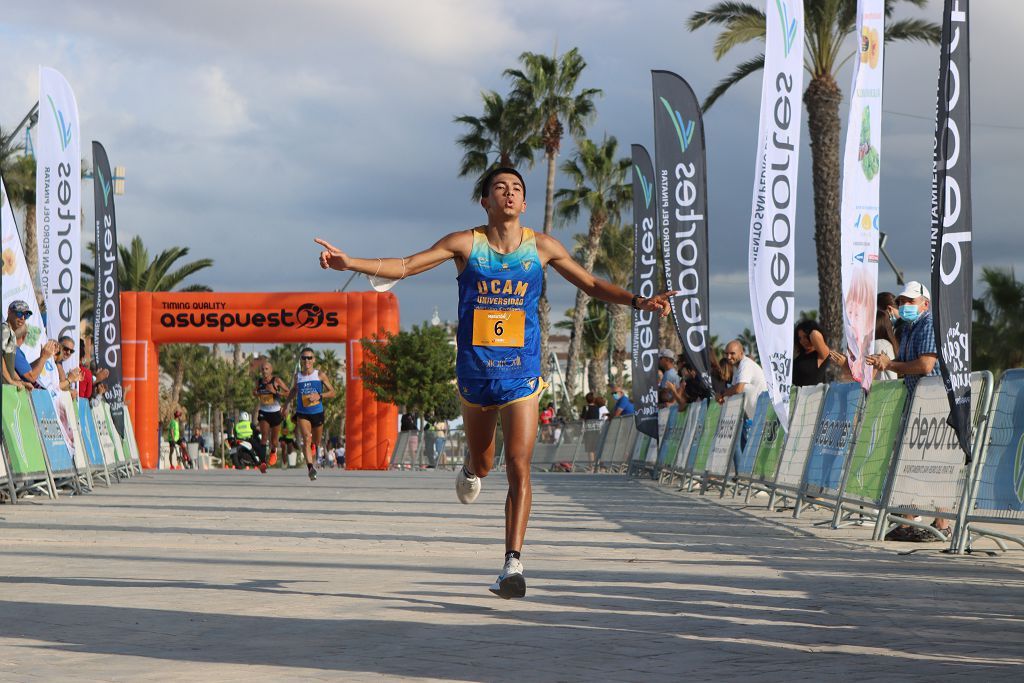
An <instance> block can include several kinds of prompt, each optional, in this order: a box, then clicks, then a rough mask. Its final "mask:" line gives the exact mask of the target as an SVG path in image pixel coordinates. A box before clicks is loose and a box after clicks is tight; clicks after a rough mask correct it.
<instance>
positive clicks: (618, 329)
mask: <svg viewBox="0 0 1024 683" xmlns="http://www.w3.org/2000/svg"><path fill="white" fill-rule="evenodd" d="M575 237H576V255H577V258H579V259H582V258H583V253H584V250H585V249H586V245H587V236H586V235H576V236H575ZM593 272H594V273H596V274H598V275H600V276H601V277H603V278H605V279H607V280H608V281H609V282H614V283H615V284H617V285H618V286H619V287H622V288H624V289H630V288H632V286H633V226H632V225H624V224H622V223H621V222H618V221H616V222H610V223H608V225H606V226H605V228H604V231H603V232H602V233H601V245H600V248H599V249H598V251H597V257H596V258H595V259H594V271H593ZM608 308H609V313H610V315H611V326H612V329H611V354H612V364H613V365H614V367H615V369H616V377H618V381H619V382H623V381H624V380H625V372H626V363H627V362H628V361H629V354H628V353H627V352H626V344H627V343H628V341H629V335H630V329H631V325H632V321H631V319H630V311H629V309H628V308H626V307H625V306H608Z"/></svg>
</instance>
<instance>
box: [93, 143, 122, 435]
mask: <svg viewBox="0 0 1024 683" xmlns="http://www.w3.org/2000/svg"><path fill="white" fill-rule="evenodd" d="M92 165H93V178H94V182H93V184H92V187H93V191H92V196H93V202H94V204H95V211H94V212H93V215H94V216H95V234H94V239H95V245H96V260H95V265H94V269H93V273H95V287H94V289H95V290H96V292H95V300H94V303H95V306H94V312H93V326H92V335H93V355H94V358H95V360H96V365H97V367H99V368H105V369H106V370H107V371H108V372H109V373H110V375H109V377H108V378H107V380H106V381H105V384H106V385H107V390H106V391H105V392H104V394H103V398H105V399H106V401H107V404H108V405H109V406H110V417H111V418H112V419H113V422H114V428H115V429H117V431H118V435H119V436H121V438H124V435H125V428H124V379H123V368H122V362H121V361H122V356H121V285H120V282H119V281H118V276H117V221H116V218H115V214H114V194H113V192H112V190H113V187H114V181H113V179H112V177H111V175H110V161H109V160H108V159H107V151H106V150H105V149H103V145H101V144H100V143H98V142H96V141H95V140H93V143H92Z"/></svg>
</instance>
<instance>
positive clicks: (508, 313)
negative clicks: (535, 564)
mask: <svg viewBox="0 0 1024 683" xmlns="http://www.w3.org/2000/svg"><path fill="white" fill-rule="evenodd" d="M481 187H482V189H483V198H482V199H481V200H480V205H481V206H482V207H483V208H484V210H485V211H486V212H487V223H486V225H481V226H479V227H476V228H472V229H470V230H462V231H460V232H453V233H451V234H449V235H446V236H445V237H443V238H441V240H440V241H439V242H437V243H436V244H434V246H432V247H430V248H429V249H426V250H424V251H421V252H419V253H417V254H413V255H412V256H407V257H405V258H387V259H382V258H372V259H361V258H354V257H351V256H349V255H348V254H346V253H345V252H343V251H341V250H340V249H338V248H337V247H335V246H333V245H331V244H330V243H329V242H326V241H325V240H322V239H317V240H316V242H317V244H319V245H320V246H322V247H323V251H321V252H320V267H321V268H325V269H326V268H331V269H334V270H343V271H344V270H352V271H355V272H358V273H364V274H366V275H368V276H370V277H371V282H373V281H375V280H380V279H386V280H401V279H404V278H406V277H409V276H411V275H418V274H419V273H423V272H425V271H428V270H430V269H431V268H435V267H437V266H439V265H441V264H442V263H444V262H445V261H449V260H450V261H454V263H455V269H456V271H457V272H458V277H457V278H456V280H457V282H458V287H459V299H458V312H459V328H458V354H457V356H456V363H455V374H456V379H457V384H458V391H459V395H460V396H461V398H462V417H463V422H464V424H465V430H466V441H467V445H468V450H469V456H468V457H467V459H466V463H465V464H464V465H463V467H462V469H461V470H460V471H459V473H458V475H457V477H456V484H455V492H456V495H457V496H458V498H459V500H460V501H461V502H462V503H471V502H473V501H474V500H475V499H476V497H477V496H478V495H479V493H480V480H481V479H483V478H484V477H485V476H487V474H488V473H489V472H490V470H491V468H492V466H493V465H494V452H495V444H494V440H495V428H496V426H497V422H498V417H499V416H500V417H501V425H502V431H503V434H504V437H505V451H504V453H505V466H506V474H507V476H508V482H509V487H508V493H507V495H506V499H505V562H504V566H503V567H502V570H501V573H500V574H499V575H498V579H497V580H496V581H495V582H494V583H493V584H492V585H491V587H490V590H491V592H493V593H494V594H496V595H498V596H500V597H502V598H521V597H523V596H524V595H526V580H525V579H524V578H523V565H522V562H521V552H522V547H523V539H524V537H525V536H526V525H527V521H528V520H529V516H530V507H531V504H532V499H533V492H532V488H531V485H530V459H531V458H532V457H533V445H534V443H535V442H536V440H537V422H538V419H537V418H538V403H539V401H540V395H541V392H543V390H544V387H545V383H544V380H543V378H542V377H541V358H540V326H539V323H538V315H537V306H538V301H539V299H540V290H541V289H542V287H543V275H542V271H543V270H544V267H545V266H547V265H548V264H550V265H551V266H552V267H554V269H555V270H556V271H558V273H559V274H560V275H562V277H564V278H565V279H566V280H568V281H569V282H570V283H572V284H573V285H575V286H576V287H579V288H580V289H582V290H583V291H584V292H586V293H587V294H589V295H590V296H592V297H594V298H596V299H600V300H602V301H607V302H609V303H614V304H620V305H625V306H628V305H632V306H634V307H635V308H638V309H643V310H647V311H652V312H653V311H657V312H659V313H660V314H661V315H662V316H665V315H668V313H669V311H670V309H669V303H668V298H669V296H671V295H672V294H674V292H665V293H663V294H659V295H657V296H654V297H651V298H644V297H641V296H634V295H633V294H632V293H630V292H628V291H626V290H625V289H622V288H621V287H619V286H617V285H614V284H612V283H610V282H607V281H605V280H602V279H600V278H598V277H596V276H594V275H593V274H591V273H589V272H587V271H586V270H585V269H584V268H583V267H582V266H581V265H580V264H579V263H577V262H576V261H575V260H574V259H573V258H572V256H571V255H570V254H569V252H568V251H567V250H566V248H565V247H564V246H563V245H562V243H561V242H559V241H558V240H557V239H555V238H553V237H551V236H549V235H545V234H543V233H535V232H534V231H533V230H530V229H529V228H525V227H523V226H522V225H520V223H519V217H520V215H522V214H523V213H524V212H525V211H526V183H525V182H524V181H523V177H522V176H521V175H520V174H519V172H518V171H516V170H515V169H512V168H496V169H494V170H492V171H490V172H489V173H488V174H487V175H486V176H485V177H484V178H483V181H482V183H481Z"/></svg>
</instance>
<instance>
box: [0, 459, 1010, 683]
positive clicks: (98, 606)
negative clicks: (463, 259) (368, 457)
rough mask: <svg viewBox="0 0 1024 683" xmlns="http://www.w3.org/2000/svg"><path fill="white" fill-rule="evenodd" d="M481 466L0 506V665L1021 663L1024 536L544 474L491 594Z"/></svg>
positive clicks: (651, 667)
mask: <svg viewBox="0 0 1024 683" xmlns="http://www.w3.org/2000/svg"><path fill="white" fill-rule="evenodd" d="M503 484H504V482H503V475H501V474H498V473H495V475H493V476H491V477H489V478H488V479H487V480H485V486H484V491H483V493H482V495H481V497H480V499H479V500H478V501H477V502H476V503H475V504H473V505H472V506H469V507H466V506H462V505H459V504H458V503H457V502H456V500H455V495H454V492H453V475H452V474H451V473H446V472H418V473H410V472H404V473H398V472H376V473H369V472H326V473H323V474H322V475H321V478H320V480H319V481H317V482H315V483H310V482H309V481H308V480H307V479H306V477H305V473H304V472H298V473H294V472H291V473H286V472H274V473H271V474H268V475H266V476H262V477H261V476H260V475H259V474H258V473H256V472H164V473H147V474H146V475H144V476H142V477H138V478H136V479H134V480H132V481H129V482H125V483H121V484H118V485H115V486H114V487H112V488H111V489H109V490H107V489H100V490H99V491H98V492H96V493H93V494H90V495H87V496H82V497H74V498H62V499H61V500H60V501H58V502H56V503H51V502H39V503H31V502H30V503H27V504H21V505H18V506H14V507H10V506H2V507H0V680H3V681H37V680H38V681H56V680H60V681H68V680H89V681H95V680H110V681H177V680H182V681H184V680H188V681H197V680H198V681H242V680H244V681H262V680H267V681H271V680H272V681H280V680H330V681H337V680H360V681H362V680H366V681H370V680H394V679H420V680H458V681H471V680H472V681H475V680H480V681H604V680H608V681H648V680H660V681H680V680H726V681H734V680H748V679H749V680H753V679H757V680H779V681H783V680H785V681H794V680H814V681H822V680H826V681H828V680H832V681H845V680H857V681H872V680H877V681H894V680H920V681H936V680H943V679H948V678H954V677H957V678H959V677H968V676H971V677H975V680H985V681H990V680H1017V681H1021V680H1024V552H1021V551H1014V552H1011V553H1009V554H1004V555H1000V556H998V557H988V556H978V555H975V556H971V557H949V556H943V555H940V554H939V553H938V548H937V547H936V546H935V545H931V544H920V545H915V546H912V547H911V546H906V545H901V546H899V547H896V546H895V544H880V543H871V542H868V541H867V540H866V539H867V538H868V536H869V532H868V531H867V530H866V529H852V530H842V531H838V532H830V531H824V530H817V529H814V528H813V527H812V526H811V523H812V522H813V521H815V520H816V519H820V518H821V516H820V515H819V516H816V515H815V514H813V513H812V514H810V515H808V516H807V517H806V518H804V519H801V520H796V521H794V520H792V519H791V518H789V517H788V516H786V515H784V514H781V513H775V514H767V513H765V512H764V511H763V509H756V508H748V509H743V507H742V505H741V504H740V503H738V502H733V501H731V500H730V501H727V502H726V503H722V502H720V501H718V499H717V498H716V499H711V498H707V497H700V496H697V495H694V494H678V493H674V492H672V491H671V490H666V489H664V488H658V487H656V486H654V485H652V484H651V483H641V482H636V481H628V480H626V479H625V478H622V477H614V476H605V475H599V476H593V475H568V474H543V475H538V476H537V477H536V484H535V496H534V514H533V521H532V525H531V528H530V532H529V534H528V536H527V547H526V549H525V553H524V557H523V561H524V564H525V566H526V570H527V579H528V582H529V588H528V595H527V598H526V599H525V600H522V601H503V600H500V599H498V598H496V597H494V596H492V595H491V594H490V593H488V592H487V585H488V584H489V583H490V582H491V581H492V580H493V578H494V575H495V574H496V573H497V571H498V569H499V565H500V564H501V556H502V552H503V547H502V543H501V537H502V525H503V521H502V506H503V503H504V487H503ZM906 550H916V551H917V552H914V553H913V554H910V555H900V554H898V552H897V551H906Z"/></svg>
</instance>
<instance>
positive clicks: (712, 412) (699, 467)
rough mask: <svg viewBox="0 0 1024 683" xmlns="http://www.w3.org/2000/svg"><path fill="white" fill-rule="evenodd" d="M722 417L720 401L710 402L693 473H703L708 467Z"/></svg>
mask: <svg viewBox="0 0 1024 683" xmlns="http://www.w3.org/2000/svg"><path fill="white" fill-rule="evenodd" d="M721 416H722V406H721V405H719V403H718V401H711V400H709V401H708V412H707V413H706V414H705V416H704V429H703V431H701V434H700V443H699V444H698V445H697V457H696V458H695V459H694V461H693V471H694V472H703V471H704V470H705V469H707V466H708V455H709V454H710V453H711V444H712V443H713V442H714V440H715V432H717V431H718V419H719V418H720V417H721Z"/></svg>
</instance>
